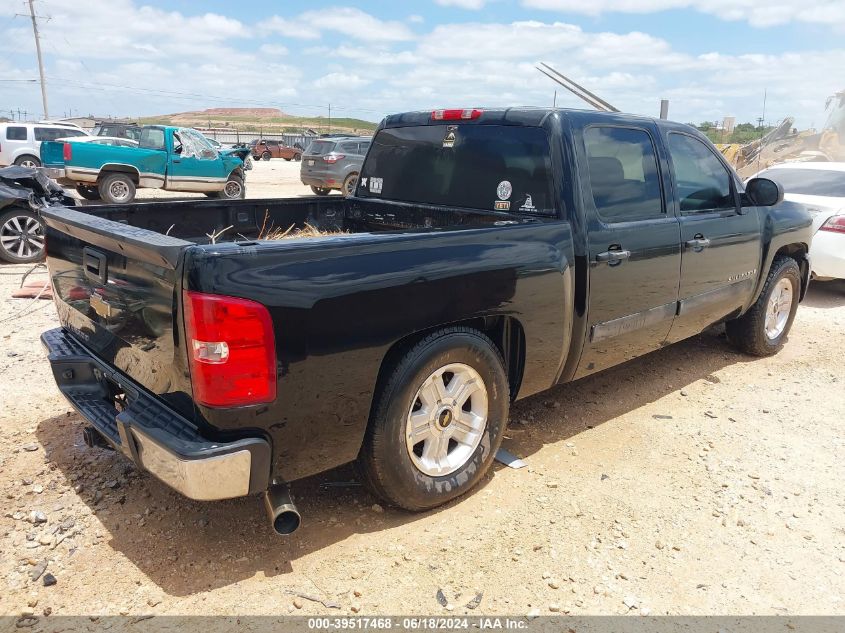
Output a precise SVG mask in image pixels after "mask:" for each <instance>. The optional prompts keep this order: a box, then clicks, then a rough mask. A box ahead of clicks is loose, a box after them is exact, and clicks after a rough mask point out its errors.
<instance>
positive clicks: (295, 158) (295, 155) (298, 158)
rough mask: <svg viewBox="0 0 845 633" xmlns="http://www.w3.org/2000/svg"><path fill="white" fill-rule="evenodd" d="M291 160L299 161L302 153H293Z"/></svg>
mask: <svg viewBox="0 0 845 633" xmlns="http://www.w3.org/2000/svg"><path fill="white" fill-rule="evenodd" d="M293 160H294V162H296V163H298V162H299V161H301V160H302V154H294V155H293Z"/></svg>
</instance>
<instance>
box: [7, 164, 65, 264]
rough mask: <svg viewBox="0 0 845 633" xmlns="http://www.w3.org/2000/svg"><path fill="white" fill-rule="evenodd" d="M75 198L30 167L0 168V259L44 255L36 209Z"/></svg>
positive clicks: (33, 259) (12, 260) (41, 226)
mask: <svg viewBox="0 0 845 633" xmlns="http://www.w3.org/2000/svg"><path fill="white" fill-rule="evenodd" d="M74 204H75V201H74V199H73V198H71V197H70V196H68V195H66V194H65V192H64V190H63V189H62V188H61V187H60V186H59V185H57V184H56V183H55V182H53V181H52V180H50V179H49V178H48V177H47V176H45V175H44V174H42V173H41V172H39V171H38V169H35V168H32V167H18V166H14V167H5V168H3V169H0V259H2V260H3V261H6V262H10V263H13V264H27V263H30V262H37V261H40V260H42V259H44V224H43V223H42V222H41V217H40V215H39V210H40V209H42V208H44V207H47V206H52V205H61V206H73V205H74Z"/></svg>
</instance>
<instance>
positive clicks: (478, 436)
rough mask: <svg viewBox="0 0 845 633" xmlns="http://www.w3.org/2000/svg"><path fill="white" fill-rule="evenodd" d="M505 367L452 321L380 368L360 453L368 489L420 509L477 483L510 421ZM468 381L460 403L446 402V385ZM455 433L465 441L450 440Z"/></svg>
mask: <svg viewBox="0 0 845 633" xmlns="http://www.w3.org/2000/svg"><path fill="white" fill-rule="evenodd" d="M504 367H505V364H504V361H503V360H502V357H501V355H500V354H499V351H498V350H497V349H496V347H495V346H494V345H493V343H492V341H490V339H489V338H487V337H486V336H484V335H483V334H482V333H480V332H478V331H477V330H472V329H470V328H465V327H452V328H448V329H445V330H441V331H439V332H436V333H434V334H430V335H429V336H427V337H426V338H424V339H423V340H421V341H420V342H419V343H417V344H416V345H414V346H413V347H412V348H411V349H410V350H408V351H407V353H405V355H404V356H403V357H402V358H401V359H399V360H398V362H396V363H394V364H393V365H392V366H390V367H388V368H386V373H385V374H384V376H383V378H382V380H380V381H379V382H380V384H381V385H382V386H381V388H380V389H379V390H378V393H377V394H376V397H375V400H374V407H373V413H372V417H371V419H370V423H369V426H368V428H367V433H366V435H365V437H364V443H363V445H362V448H361V452H360V455H359V457H358V467H359V470H360V471H361V474H362V476H363V479H364V481H365V482H366V484H367V485H368V486H369V488H370V489H371V490H372V491H373V492H374V493H375V494H376V495H378V496H379V497H381V498H382V499H384V500H385V501H387V502H388V503H390V504H393V505H395V506H399V507H400V508H404V509H406V510H412V511H421V510H428V509H430V508H434V507H436V506H439V505H442V504H444V503H446V502H447V501H450V500H451V499H454V498H455V497H458V496H460V495H462V494H464V493H466V492H467V491H469V490H470V489H471V488H472V487H473V486H475V484H476V483H478V481H479V480H480V479H481V478H482V477H483V476H484V474H485V473H486V472H487V470H488V469H489V468H490V465H491V464H492V463H493V457H494V455H495V454H496V451H497V450H498V449H499V445H500V444H501V443H502V437H503V435H504V432H505V426H506V424H507V420H508V410H509V406H510V391H509V388H508V381H507V376H506V374H505V368H504ZM444 370H446V371H445V372H444ZM459 377H460V379H459ZM458 379H459V382H458V383H454V381H455V380H458ZM438 381H439V382H438ZM479 383H480V386H479ZM453 384H454V386H453ZM473 384H474V385H475V389H474V390H473V391H470V393H469V396H468V397H466V399H465V403H464V404H463V405H461V404H460V403H459V404H458V405H457V406H456V405H455V401H454V400H452V401H451V402H450V401H449V397H450V395H451V391H450V390H452V389H458V388H459V387H460V386H461V385H464V386H465V388H466V389H472V388H473V387H472V385H473ZM432 390H433V391H432ZM426 393H427V394H428V395H425V394H426ZM435 393H436V394H439V395H438V396H435V395H434V394H435ZM460 393H461V392H460V391H459V392H458V398H459V399H460ZM463 393H466V391H464V392H463ZM438 398H439V399H442V401H443V402H444V403H446V404H441V403H440V402H438ZM467 407H469V409H470V410H467ZM482 414H484V415H482ZM412 415H413V416H415V417H417V418H418V419H419V420H420V421H421V423H422V426H421V427H420V428H419V429H418V431H417V434H416V437H414V436H413V435H409V434H408V432H409V431H410V429H411V427H410V425H411V416H412ZM482 418H483V420H482ZM418 424H419V422H418ZM447 433H448V434H447ZM457 434H460V435H462V436H463V439H464V441H462V442H458V441H456V440H455V439H454V437H456V435H457ZM420 438H422V439H420ZM417 439H419V440H420V441H419V442H417V443H414V441H415V440H417ZM444 441H445V444H444V443H443V442H444Z"/></svg>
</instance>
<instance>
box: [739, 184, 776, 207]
mask: <svg viewBox="0 0 845 633" xmlns="http://www.w3.org/2000/svg"><path fill="white" fill-rule="evenodd" d="M745 196H746V197H747V198H748V201H749V202H750V203H751V204H752V205H754V206H757V207H772V206H774V205H776V204H780V203H781V202H783V187H782V186H781V184H780V183H778V182H775V181H774V180H769V179H768V178H752V179H751V180H749V181H748V182H747V183H745Z"/></svg>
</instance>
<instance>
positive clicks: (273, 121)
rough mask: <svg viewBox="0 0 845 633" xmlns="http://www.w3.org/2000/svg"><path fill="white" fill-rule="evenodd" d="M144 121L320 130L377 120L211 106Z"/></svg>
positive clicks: (350, 128)
mask: <svg viewBox="0 0 845 633" xmlns="http://www.w3.org/2000/svg"><path fill="white" fill-rule="evenodd" d="M141 123H146V124H161V125H184V126H186V127H201V128H229V129H232V130H262V131H264V132H301V131H302V130H303V129H308V128H310V129H313V130H316V131H318V132H327V131H332V132H349V133H353V134H359V133H368V132H372V131H373V130H375V128H376V124H375V123H373V122H371V121H363V120H361V119H351V118H337V117H332V119H331V122H329V119H328V117H324V116H311V117H306V116H296V115H292V114H287V113H285V112H282V111H281V110H279V109H278V108H208V109H205V110H195V111H192V112H176V113H174V114H161V115H155V116H151V117H145V118H143V119H142V120H141Z"/></svg>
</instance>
